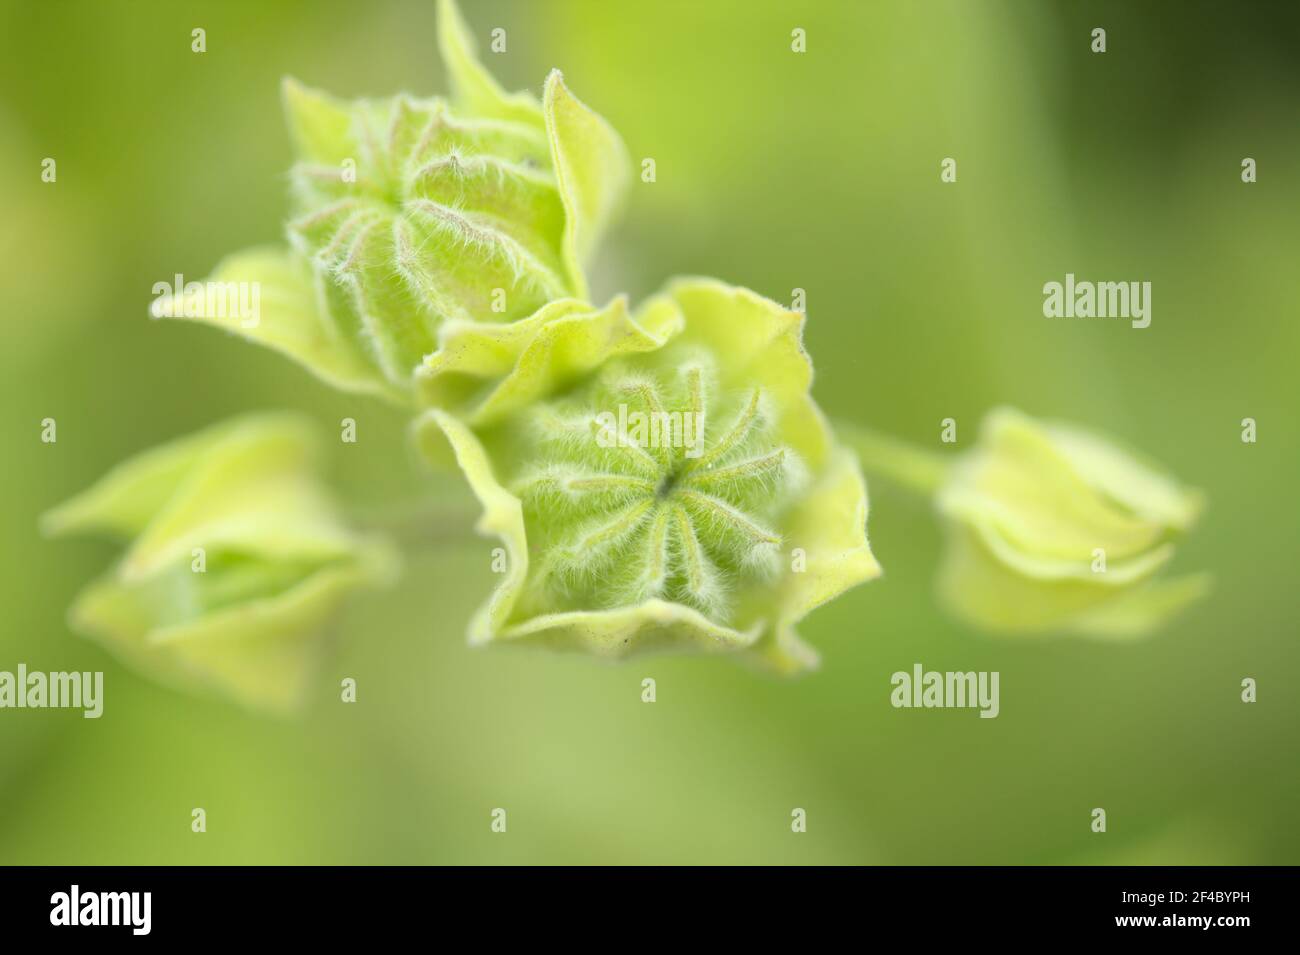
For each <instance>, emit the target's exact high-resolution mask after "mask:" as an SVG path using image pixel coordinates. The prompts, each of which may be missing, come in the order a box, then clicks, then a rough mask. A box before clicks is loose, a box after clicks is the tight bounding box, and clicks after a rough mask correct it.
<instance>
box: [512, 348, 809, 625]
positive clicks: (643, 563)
mask: <svg viewBox="0 0 1300 955" xmlns="http://www.w3.org/2000/svg"><path fill="white" fill-rule="evenodd" d="M674 358H675V359H676V360H675V361H673V362H672V363H671V364H670V365H667V367H665V366H666V363H665V362H662V361H660V362H656V363H643V364H635V363H632V362H623V361H616V362H612V363H611V364H610V365H609V366H608V367H606V368H605V369H604V370H603V371H602V373H601V374H600V375H599V376H598V377H597V378H596V379H595V380H594V381H593V382H592V383H590V384H589V385H587V386H586V387H585V388H583V389H581V390H580V391H579V393H576V394H572V395H569V396H567V397H566V398H564V399H561V400H559V401H557V402H554V403H547V404H545V405H543V406H541V407H540V408H538V409H537V410H536V411H535V413H534V414H533V415H532V416H531V418H530V424H529V426H528V428H527V429H525V431H524V437H523V440H524V441H525V443H527V444H528V445H529V446H530V447H531V448H532V449H534V450H533V452H532V453H534V454H536V455H537V460H534V461H532V462H530V463H529V464H528V465H527V466H525V467H524V468H522V469H521V471H520V474H521V476H520V477H519V478H518V479H517V480H516V481H514V482H513V484H512V490H513V491H514V493H516V494H517V495H518V496H519V497H520V498H521V500H522V501H523V503H524V508H525V513H526V515H527V516H528V519H529V522H530V524H531V530H530V535H533V534H535V538H534V539H535V540H536V541H538V546H537V553H538V577H537V580H538V581H539V583H538V586H542V587H544V588H549V589H550V591H551V592H552V594H559V595H563V596H569V597H572V598H574V599H575V600H576V599H580V600H581V601H582V602H583V605H584V606H596V607H613V606H622V605H630V604H636V603H640V602H642V601H645V600H649V599H652V598H659V599H664V600H670V601H676V602H679V603H683V604H686V605H688V606H690V607H693V608H694V609H696V610H699V611H701V612H703V613H705V614H707V615H709V616H711V617H714V618H722V617H725V616H726V614H727V612H728V610H729V606H728V593H729V592H730V591H733V590H734V589H735V588H736V587H737V586H741V585H744V584H748V583H753V582H755V581H762V580H766V579H769V578H771V577H772V576H773V575H775V574H776V573H777V572H778V570H779V567H780V548H781V545H782V538H781V535H780V534H779V532H778V531H776V530H775V529H774V528H775V526H776V525H775V521H776V519H778V518H779V516H780V513H781V512H782V510H783V508H784V507H785V506H786V505H787V504H788V503H789V501H790V500H791V499H792V493H793V492H794V491H796V490H797V488H798V486H799V484H800V481H799V480H798V476H799V474H800V472H801V471H802V465H801V464H800V462H799V459H798V455H796V454H795V453H794V451H793V450H791V449H790V448H788V447H786V446H784V445H783V444H781V443H779V442H778V441H777V440H776V439H775V437H774V436H773V433H772V431H773V429H772V426H771V420H772V419H771V415H770V413H769V412H768V408H769V403H768V401H767V398H766V396H765V394H764V392H763V390H762V389H761V388H753V389H749V390H746V391H743V392H740V393H738V394H735V395H728V394H726V393H725V392H724V391H723V390H722V389H720V388H719V387H718V384H717V381H716V375H715V373H714V368H713V363H712V361H711V360H709V357H708V356H707V355H702V354H700V353H698V352H689V351H686V350H681V351H680V352H679V353H678V354H676V355H675V356H674Z"/></svg>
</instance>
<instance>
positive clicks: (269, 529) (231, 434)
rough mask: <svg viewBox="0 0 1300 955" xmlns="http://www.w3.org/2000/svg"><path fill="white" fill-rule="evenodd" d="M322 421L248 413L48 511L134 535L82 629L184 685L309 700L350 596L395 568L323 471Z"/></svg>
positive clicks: (91, 595)
mask: <svg viewBox="0 0 1300 955" xmlns="http://www.w3.org/2000/svg"><path fill="white" fill-rule="evenodd" d="M316 459H317V442H316V439H315V437H314V434H313V431H312V429H311V426H310V424H309V423H308V422H307V421H306V420H304V419H302V418H300V417H298V416H296V415H290V414H265V415H250V416H246V417H243V418H238V419H235V420H233V421H230V422H226V423H223V424H220V425H217V426H214V427H212V428H210V429H208V430H207V431H204V432H201V433H199V434H197V435H194V436H192V437H189V438H184V439H181V440H178V441H175V442H172V443H170V444H168V445H164V446H162V447H159V448H155V449H153V450H151V451H148V452H145V453H144V454H142V455H140V456H138V457H137V458H135V459H133V460H131V461H128V462H126V463H124V464H122V465H120V466H119V467H118V468H116V469H115V470H114V471H113V472H111V473H110V474H109V475H107V476H106V477H105V478H104V479H102V480H101V481H100V482H99V483H98V484H96V485H95V486H94V487H92V488H90V489H89V490H87V491H86V492H83V493H82V494H81V495H78V496H77V497H76V498H74V499H73V500H71V501H69V502H67V503H66V504H64V505H62V506H60V507H58V508H55V509H54V510H53V511H51V512H50V513H49V514H47V515H46V517H45V519H44V527H45V529H46V531H47V532H48V533H60V534H61V533H69V532H74V531H78V532H84V531H108V532H112V533H116V534H118V535H120V536H125V537H127V538H129V539H130V540H131V545H130V547H129V549H128V551H127V553H126V554H125V556H124V557H123V558H122V560H121V561H120V562H119V563H118V565H117V566H116V567H115V568H114V570H113V571H112V572H111V573H110V574H108V575H106V576H105V577H103V578H102V579H101V580H99V581H97V582H96V583H94V584H92V585H91V586H89V587H88V588H87V589H86V590H85V591H84V592H83V593H82V594H81V595H80V596H79V597H78V599H77V601H76V603H75V605H74V607H73V610H72V613H71V620H72V622H73V625H74V626H75V627H76V628H77V629H79V630H82V631H84V632H86V633H88V634H89V635H91V636H93V637H95V638H96V639H98V640H100V641H101V642H103V643H104V644H105V645H106V646H107V647H108V648H109V649H110V650H112V651H113V652H115V653H117V654H119V655H120V656H122V657H123V658H124V659H126V660H127V661H128V662H129V663H131V664H132V665H133V666H135V667H137V668H139V669H141V670H142V671H143V672H146V673H148V674H149V675H151V676H154V677H155V678H158V679H162V680H164V681H165V682H168V683H170V684H172V685H176V686H180V687H186V688H190V689H200V690H202V689H208V690H215V691H219V692H222V693H224V694H226V695H228V696H231V697H233V698H235V699H237V700H239V701H240V702H243V703H246V704H248V705H250V706H256V707H263V708H270V709H283V708H285V707H287V706H290V705H291V704H292V703H293V702H295V701H297V700H298V699H300V698H301V696H302V692H303V689H304V686H305V680H306V678H307V676H308V675H309V673H310V668H311V665H312V661H313V659H314V658H315V656H316V654H317V652H318V644H319V639H320V637H321V635H322V630H323V629H324V628H325V626H326V624H327V623H328V622H329V620H330V618H331V617H332V615H333V614H334V613H335V612H336V611H337V609H338V607H339V606H340V601H341V599H342V598H343V596H345V595H346V593H347V592H349V591H351V590H353V589H356V588H357V587H359V586H362V585H367V584H375V583H382V582H384V581H386V580H388V579H390V578H391V577H392V575H393V574H394V572H395V570H396V557H395V555H394V554H393V552H392V551H391V549H390V548H389V546H388V545H387V544H386V543H384V542H383V541H381V540H379V539H376V538H363V537H360V536H358V535H356V534H354V533H353V532H351V531H350V530H348V529H347V528H346V527H345V526H344V525H343V523H342V522H341V520H340V519H339V516H338V514H337V512H336V510H335V508H334V505H333V503H332V501H331V500H330V498H329V496H328V494H327V492H326V491H325V489H324V488H323V487H322V486H321V485H320V483H319V480H318V478H317V473H316V472H317V470H318V462H317V460H316Z"/></svg>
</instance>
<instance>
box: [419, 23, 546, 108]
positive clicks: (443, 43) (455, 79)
mask: <svg viewBox="0 0 1300 955" xmlns="http://www.w3.org/2000/svg"><path fill="white" fill-rule="evenodd" d="M438 50H439V52H440V53H441V54H442V60H443V63H444V64H445V65H446V68H447V73H448V76H449V77H450V79H451V88H452V94H453V96H454V98H455V101H456V104H457V105H458V106H460V107H461V108H463V109H464V110H466V111H467V112H470V113H473V114H476V115H479V116H488V117H493V118H496V119H508V120H513V121H515V122H525V123H535V124H537V125H538V126H540V125H541V124H542V115H541V107H540V106H539V105H538V103H537V100H536V99H535V98H534V97H532V96H530V95H529V94H528V93H507V92H506V91H505V90H503V89H502V88H501V85H500V84H499V83H498V82H497V81H496V79H494V78H493V76H492V74H491V73H489V72H488V71H487V69H486V68H485V67H484V66H483V64H482V63H480V62H479V59H478V53H477V50H478V43H477V42H475V39H474V36H473V34H472V33H471V32H470V29H469V25H468V24H467V23H466V22H465V18H464V17H463V16H461V13H460V10H459V9H457V6H456V4H455V3H454V2H453V0H438Z"/></svg>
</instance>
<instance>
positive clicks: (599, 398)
mask: <svg viewBox="0 0 1300 955" xmlns="http://www.w3.org/2000/svg"><path fill="white" fill-rule="evenodd" d="M629 320H630V321H631V323H632V325H633V326H635V328H636V329H638V330H639V331H640V332H641V335H642V337H641V338H638V337H637V336H636V335H634V334H629V335H628V336H626V340H630V341H641V342H645V341H651V340H656V339H657V340H660V341H662V344H661V345H660V346H658V347H646V348H644V349H639V348H638V349H629V350H628V352H627V353H624V354H621V355H619V356H618V357H615V358H609V359H607V360H605V361H604V362H602V363H600V364H599V365H598V366H596V367H594V368H591V369H590V370H587V371H586V372H585V373H575V372H574V371H573V368H572V366H571V365H569V364H567V363H560V364H559V366H558V367H557V365H556V363H550V364H547V363H545V362H541V361H536V362H529V361H518V362H516V364H515V366H514V368H515V371H514V372H512V373H509V374H507V376H506V377H505V379H504V380H503V381H501V382H497V383H495V384H494V387H493V388H492V390H491V391H490V394H489V397H487V398H486V399H484V400H481V401H480V402H478V403H477V404H475V405H473V407H472V410H471V412H470V413H469V414H467V415H463V416H454V415H452V414H449V413H447V412H445V411H441V410H438V411H430V412H427V413H426V414H425V415H424V416H423V417H422V418H421V419H420V420H419V422H417V437H418V438H419V440H420V442H421V444H422V446H423V447H424V448H425V450H426V451H427V452H428V453H429V454H430V455H431V456H435V457H436V456H439V455H442V454H445V452H446V451H447V450H448V449H449V450H450V451H451V452H452V453H454V454H455V456H456V458H457V460H458V463H459V464H460V467H461V468H462V470H463V471H464V473H465V474H466V476H467V478H468V480H469V482H470V485H471V487H472V488H473V489H474V491H475V493H476V494H477V495H478V496H479V498H480V500H481V501H482V503H483V504H484V508H485V513H484V516H483V519H482V521H481V524H480V527H481V529H483V530H484V531H486V532H489V533H494V534H497V535H499V536H500V537H501V538H502V540H503V541H504V542H505V543H506V546H507V551H508V554H509V558H510V562H511V566H510V568H509V569H508V572H507V574H506V578H505V580H504V581H503V582H502V584H501V586H500V587H499V588H498V589H497V592H496V593H495V594H494V595H493V597H492V599H491V600H490V601H489V603H488V605H487V606H486V607H485V608H484V609H483V610H482V611H481V612H480V614H479V615H478V617H477V619H476V620H475V622H474V624H473V625H472V628H471V639H472V640H473V641H475V642H490V641H507V642H509V641H520V642H536V643H541V644H544V645H547V646H552V647H568V648H574V649H581V650H585V651H587V652H592V653H596V654H598V655H601V656H609V657H622V656H626V655H630V654H634V653H640V652H645V651H648V650H657V649H682V650H694V651H697V652H737V653H739V654H741V655H742V656H745V657H746V658H748V659H751V660H754V661H756V662H759V663H760V664H763V665H765V666H768V667H770V668H773V669H776V670H779V671H783V672H792V671H797V670H801V669H805V668H807V667H809V666H812V665H814V664H815V662H816V654H815V653H814V652H813V651H812V650H811V648H809V647H808V646H807V645H806V644H804V643H803V642H802V641H801V640H800V639H799V638H798V636H797V635H796V634H795V631H794V624H795V623H796V622H797V621H798V620H799V619H801V618H802V617H803V616H804V615H805V614H806V613H807V612H808V611H809V610H811V609H812V608H813V607H815V606H817V605H818V604H820V603H822V602H824V601H826V600H829V599H831V598H832V597H834V596H836V595H837V594H839V593H841V592H842V591H844V590H846V589H848V588H850V587H852V586H854V585H856V584H857V583H860V582H863V581H865V580H868V579H871V578H872V577H874V576H876V575H877V574H878V573H879V566H878V565H877V564H876V561H875V558H874V556H873V555H872V554H871V551H870V548H869V546H868V544H867V538H866V516H867V499H866V488H865V485H864V483H863V481H862V478H861V475H860V473H859V472H858V468H857V464H856V461H855V460H854V459H853V457H852V456H851V455H849V454H848V453H846V452H845V451H844V450H843V449H841V448H840V447H839V446H838V445H837V444H836V443H835V441H834V437H833V435H832V434H831V432H830V430H829V428H828V427H827V425H826V423H825V421H824V420H823V418H822V417H821V414H820V412H819V411H818V409H817V407H816V405H815V404H814V403H813V401H812V399H811V397H810V395H809V393H808V388H809V385H810V382H811V366H810V364H809V362H808V358H807V355H806V354H805V353H804V351H803V348H802V343H801V337H802V317H801V316H799V315H798V314H796V313H793V312H790V311H788V310H786V309H784V308H783V307H781V306H780V305H777V304H776V303H774V302H770V301H768V300H766V299H763V298H761V297H759V296H757V295H755V294H754V293H752V292H749V291H747V290H744V289H737V288H733V287H730V286H726V285H724V284H722V283H720V282H716V281H713V280H682V281H679V282H677V283H675V284H674V285H673V286H672V287H671V289H670V291H669V293H668V294H666V295H663V296H660V297H658V298H656V299H654V300H652V301H651V302H648V303H647V304H646V305H645V306H644V307H643V308H642V309H641V310H640V312H639V313H638V317H637V318H634V319H629ZM559 321H560V322H562V323H564V324H563V325H561V326H560V328H558V329H554V330H553V331H554V334H555V336H556V340H557V341H563V342H566V343H567V344H568V345H570V346H574V348H573V349H572V350H580V349H577V345H579V344H581V343H582V342H585V341H589V340H591V339H592V338H593V337H594V338H597V339H600V340H605V339H606V338H607V336H605V335H604V334H603V331H602V333H600V334H593V332H592V330H593V329H601V330H607V329H608V327H609V322H610V316H609V315H608V314H606V313H601V312H589V313H586V314H585V315H583V316H572V315H571V316H567V317H562V318H560V319H559ZM652 330H653V331H652ZM533 341H534V342H535V341H536V337H534V339H533ZM471 344H472V342H471V343H466V342H462V343H461V345H462V346H464V347H461V348H459V349H458V350H457V353H456V355H452V356H445V357H444V358H441V359H440V358H438V356H435V359H436V360H435V365H436V366H437V369H438V370H437V372H436V374H434V375H433V376H432V382H431V383H432V384H436V383H437V382H438V381H439V380H441V379H443V378H447V379H456V378H457V376H461V377H464V376H465V375H467V374H469V375H472V371H473V369H476V368H480V367H481V363H480V362H479V360H478V358H477V357H476V356H477V355H478V350H476V349H475V348H473V347H469V346H470V345H471ZM549 351H553V349H549ZM457 356H459V357H457ZM521 394H523V395H527V396H528V400H527V401H521V402H514V401H513V400H512V396H515V395H521ZM796 552H797V553H798V554H799V555H801V556H798V557H796Z"/></svg>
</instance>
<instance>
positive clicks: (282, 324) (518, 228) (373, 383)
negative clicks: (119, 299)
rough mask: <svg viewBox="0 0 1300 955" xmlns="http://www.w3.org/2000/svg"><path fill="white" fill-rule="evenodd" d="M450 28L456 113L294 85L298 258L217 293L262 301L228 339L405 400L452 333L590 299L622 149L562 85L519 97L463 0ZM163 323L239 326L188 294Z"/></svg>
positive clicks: (448, 19)
mask: <svg viewBox="0 0 1300 955" xmlns="http://www.w3.org/2000/svg"><path fill="white" fill-rule="evenodd" d="M440 27H441V29H440V46H441V49H442V55H443V60H444V62H445V63H446V65H447V67H448V70H449V71H450V73H451V77H452V85H453V87H454V96H453V98H452V100H451V101H448V100H444V99H441V98H427V99H419V98H414V97H411V96H406V95H398V96H394V97H388V98H385V99H378V100H365V99H363V100H355V101H345V100H339V99H336V98H333V97H331V96H328V95H326V94H324V93H319V92H316V91H313V90H309V89H307V88H306V87H303V86H302V85H300V84H298V83H297V82H295V81H293V80H286V81H285V84H284V102H285V111H286V114H287V116H288V121H289V127H290V131H291V133H292V138H293V141H294V146H295V149H296V151H297V154H298V161H297V162H296V163H295V165H294V167H293V169H292V172H291V176H290V181H291V184H292V190H291V194H292V217H291V219H290V221H289V224H288V237H289V245H290V249H289V250H288V251H284V250H267V249H262V250H253V251H250V252H245V253H240V254H239V255H236V256H232V257H231V258H229V259H227V260H226V261H225V262H223V263H222V264H221V265H220V266H219V267H218V268H217V270H216V273H215V274H214V275H213V276H212V278H211V279H210V282H215V283H221V284H222V285H230V284H232V283H253V282H256V283H258V285H259V287H260V288H261V295H260V303H261V304H260V309H259V311H260V313H261V314H260V315H258V316H257V320H256V321H255V322H248V321H230V322H229V323H228V327H230V328H231V330H232V331H235V332H237V333H239V334H242V335H245V336H247V337H249V338H251V339H254V340H257V341H261V342H263V343H264V344H267V345H269V346H271V347H275V348H278V349H280V350H281V351H283V352H286V353H287V354H289V355H290V356H291V357H293V358H295V359H297V360H298V361H300V362H301V363H303V364H304V365H306V366H307V367H308V368H310V369H311V370H312V371H314V372H315V373H317V374H318V375H320V376H321V377H323V378H325V379H326V380H328V381H330V382H331V383H332V384H335V385H336V386H338V387H342V388H347V389H350V390H360V391H369V392H372V393H376V394H380V395H383V396H386V397H389V398H391V399H394V400H397V401H403V402H408V401H411V400H412V399H413V395H412V393H411V390H412V375H413V373H414V371H415V369H416V368H417V367H418V366H419V365H420V364H421V362H422V361H423V359H424V357H425V356H426V355H427V354H429V353H431V352H433V351H434V350H435V348H436V342H437V335H438V331H439V328H440V327H441V326H442V325H443V324H444V323H446V322H449V321H460V322H463V321H481V322H499V323H509V322H513V321H515V320H518V319H521V318H524V317H527V316H529V315H532V314H533V313H534V312H536V311H537V310H538V309H539V308H541V307H542V306H544V305H546V304H547V303H548V302H551V301H553V300H557V299H563V298H576V299H582V298H585V297H586V295H587V283H586V279H585V277H584V273H583V268H582V263H583V260H584V259H585V258H586V256H587V255H588V254H589V253H590V251H591V249H592V247H593V245H594V244H595V242H596V240H597V238H598V237H599V234H600V232H601V230H602V229H603V227H604V226H605V224H606V222H607V221H608V219H609V217H610V215H611V214H612V212H613V210H614V207H615V206H616V205H617V203H618V202H619V200H620V197H621V195H622V192H623V190H624V188H625V185H626V182H627V178H628V168H627V165H628V164H627V157H626V153H625V151H624V148H623V146H622V143H621V142H620V140H619V139H618V136H617V135H616V134H615V133H614V131H613V130H612V129H611V128H610V126H609V125H608V124H607V123H606V122H605V121H604V120H603V119H601V118H600V117H599V116H597V115H596V114H595V113H593V112H591V111H590V110H589V109H587V107H585V106H584V105H583V104H582V103H580V102H579V101H578V100H577V99H576V98H574V97H573V95H572V94H571V93H570V92H569V91H568V88H567V87H566V86H565V84H564V81H563V79H562V78H561V76H560V74H559V72H558V71H555V72H552V73H551V75H550V76H549V77H548V78H547V80H546V84H545V89H544V92H543V97H542V101H541V102H540V103H539V102H538V101H537V100H535V99H534V98H533V97H532V96H531V95H529V94H527V93H518V94H507V93H505V92H504V91H502V90H501V89H500V87H499V86H498V85H497V84H496V82H495V81H494V80H493V79H492V77H491V76H490V75H489V74H488V73H487V72H486V70H484V69H483V67H482V66H481V65H480V64H479V63H478V61H477V60H476V59H475V57H474V54H473V46H474V45H473V42H472V40H471V38H470V35H469V33H468V31H467V30H466V27H465V24H464V22H463V21H462V20H461V18H460V15H459V13H458V12H457V11H456V9H455V6H454V5H453V4H452V3H451V2H450V0H443V3H442V4H441V7H440ZM158 313H159V314H162V315H166V316H169V317H197V318H200V319H202V320H208V321H214V322H221V321H226V319H227V317H228V316H226V315H225V314H224V313H223V314H222V315H220V316H217V315H208V314H204V309H202V308H195V307H194V303H193V302H190V301H187V298H186V296H184V295H182V296H180V300H179V301H175V302H172V303H165V304H164V305H163V306H162V307H161V308H160V309H159V310H158Z"/></svg>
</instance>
